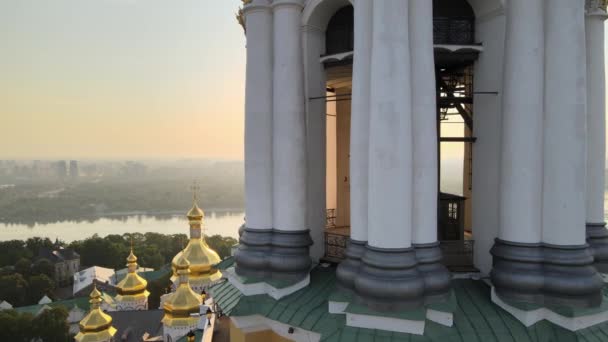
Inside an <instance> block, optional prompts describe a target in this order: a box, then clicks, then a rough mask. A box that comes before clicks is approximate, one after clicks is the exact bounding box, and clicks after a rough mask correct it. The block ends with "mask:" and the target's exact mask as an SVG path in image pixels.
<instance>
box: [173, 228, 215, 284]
mask: <svg viewBox="0 0 608 342" xmlns="http://www.w3.org/2000/svg"><path fill="white" fill-rule="evenodd" d="M182 256H183V257H185V258H186V259H188V261H189V262H190V281H191V282H200V281H206V280H209V281H211V279H210V278H211V277H212V276H214V275H215V274H216V273H219V272H218V270H217V269H215V268H213V265H215V264H217V263H219V262H220V261H221V259H220V256H219V255H218V254H217V253H216V252H215V251H214V250H213V249H211V248H210V247H209V246H208V245H207V243H206V242H205V240H204V239H202V238H198V239H197V238H194V239H190V241H189V242H188V245H187V246H186V248H185V249H184V250H183V251H181V252H179V253H178V254H177V255H176V256H175V257H174V258H173V261H172V262H171V265H172V268H173V277H174V279H175V278H177V262H178V260H179V259H180V258H181V257H182Z"/></svg>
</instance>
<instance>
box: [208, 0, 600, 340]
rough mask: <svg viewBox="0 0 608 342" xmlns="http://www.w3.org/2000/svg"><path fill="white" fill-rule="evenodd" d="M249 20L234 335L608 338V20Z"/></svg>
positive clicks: (398, 11)
mask: <svg viewBox="0 0 608 342" xmlns="http://www.w3.org/2000/svg"><path fill="white" fill-rule="evenodd" d="M243 3H244V5H243V8H242V11H241V17H240V22H241V23H242V24H243V27H244V29H245V35H246V41H247V46H246V49H247V54H246V56H247V68H246V90H245V197H246V208H245V210H246V222H245V225H244V227H243V228H242V229H241V231H240V239H239V246H238V249H237V251H236V253H235V256H234V260H233V261H234V264H233V265H228V266H225V267H224V269H223V271H222V273H223V275H224V277H225V278H227V279H228V282H226V283H222V284H219V285H216V286H213V287H212V289H211V292H212V294H213V296H214V297H215V298H216V300H217V302H218V304H219V305H220V306H222V308H223V310H224V311H225V312H226V313H228V314H229V315H230V316H231V324H232V326H231V329H234V331H235V332H238V334H240V335H239V336H241V337H242V338H244V339H245V340H248V341H249V340H252V341H254V340H256V339H255V338H253V335H251V334H253V333H254V332H256V331H257V332H259V331H272V332H273V333H274V334H275V335H277V336H279V337H277V338H282V339H285V340H293V341H304V340H306V341H309V340H310V341H329V340H331V341H353V340H354V339H353V334H354V335H356V336H364V335H365V336H372V337H373V336H376V337H377V338H380V337H383V338H384V337H386V340H395V341H397V340H403V339H406V340H407V338H410V337H411V336H412V335H418V337H419V338H420V339H421V340H425V341H426V340H428V341H436V340H440V339H441V337H443V338H447V337H450V339H451V338H452V337H453V338H454V340H462V341H468V340H475V339H474V338H473V337H471V338H470V339H469V338H467V336H477V339H476V340H483V341H492V340H500V339H501V336H502V335H508V334H511V335H510V336H516V333H515V332H514V331H518V333H521V334H523V335H521V336H524V337H522V338H518V341H519V340H522V341H527V340H530V341H536V339H535V338H534V337H533V336H539V335H538V334H541V335H542V334H543V333H548V332H547V331H552V332H553V333H555V334H557V335H560V336H572V337H573V340H577V338H579V339H580V336H582V335H584V334H587V333H589V332H590V331H594V332H598V333H600V331H601V333H603V334H607V333H608V323H606V322H608V302H607V300H608V298H606V295H605V294H604V291H605V283H604V279H605V278H604V273H608V231H607V230H606V228H605V223H604V186H605V179H604V178H605V159H606V153H605V149H606V147H605V146H606V142H605V111H606V110H605V107H606V101H605V97H606V87H605V61H604V21H605V19H606V17H607V12H606V6H607V2H606V1H604V0H382V1H379V0H375V1H374V0H247V1H243ZM448 123H458V124H459V125H460V126H459V127H461V130H460V133H461V134H459V135H456V136H454V135H449V134H447V133H448V132H450V131H454V129H453V128H450V125H448ZM453 144H460V145H459V146H462V154H461V156H462V157H461V159H462V160H461V164H460V165H462V166H461V168H462V182H461V184H462V187H461V188H462V191H458V193H456V192H454V191H452V192H449V191H446V190H444V185H445V184H442V179H444V178H445V175H443V176H442V170H449V167H448V166H449V165H448V160H446V158H445V156H443V157H442V154H443V153H442V151H446V150H447V147H446V146H453ZM235 293H237V294H235ZM228 297H229V298H230V301H228V300H223V299H222V298H228ZM236 297H238V300H237V299H235V298H236ZM273 308H274V309H273ZM473 316H474V317H473ZM543 329H549V330H546V331H545V330H543ZM533 330H534V331H535V332H536V333H537V335H534V334H532V333H531V332H532V331H533ZM231 331H232V330H231ZM525 332H527V333H525ZM524 333H525V334H524ZM248 334H250V335H248ZM399 334H401V335H399ZM468 334H470V335H468ZM474 334H475V335H474ZM483 334H488V336H487V337H484V336H482V335H483ZM594 334H595V333H594ZM247 336H249V337H250V338H251V339H247ZM387 336H388V337H387ZM391 336H393V337H395V336H399V338H396V337H395V338H392V339H391ZM408 336H410V337H408ZM517 336H519V335H517ZM525 336H527V337H525ZM604 337H605V338H606V337H608V335H604ZM370 340H371V339H370Z"/></svg>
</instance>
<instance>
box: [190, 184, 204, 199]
mask: <svg viewBox="0 0 608 342" xmlns="http://www.w3.org/2000/svg"><path fill="white" fill-rule="evenodd" d="M200 189H201V187H200V186H198V183H197V182H196V180H194V181H193V182H192V185H191V186H190V190H192V201H193V202H194V203H197V202H198V191H199V190H200Z"/></svg>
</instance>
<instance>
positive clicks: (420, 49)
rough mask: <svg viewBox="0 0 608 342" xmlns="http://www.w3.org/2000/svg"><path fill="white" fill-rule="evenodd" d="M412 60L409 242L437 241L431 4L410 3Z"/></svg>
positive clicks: (417, 0)
mask: <svg viewBox="0 0 608 342" xmlns="http://www.w3.org/2000/svg"><path fill="white" fill-rule="evenodd" d="M409 11H410V13H409V15H410V17H409V20H410V22H409V24H410V54H411V58H412V61H411V62H412V71H411V72H412V74H411V77H412V84H414V86H413V87H412V126H413V127H415V129H413V130H412V134H413V141H412V142H413V166H414V169H413V200H412V201H411V202H412V205H413V209H412V215H413V216H412V241H413V242H414V243H417V244H425V243H433V242H436V241H437V228H436V227H437V191H438V184H437V114H436V112H437V101H436V97H437V91H436V89H435V59H434V58H433V3H432V2H431V1H427V0H410V7H409Z"/></svg>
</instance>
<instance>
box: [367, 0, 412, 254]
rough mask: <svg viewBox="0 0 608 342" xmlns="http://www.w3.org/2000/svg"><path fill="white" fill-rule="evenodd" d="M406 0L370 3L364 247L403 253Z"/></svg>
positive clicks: (408, 128)
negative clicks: (371, 28)
mask: <svg viewBox="0 0 608 342" xmlns="http://www.w3.org/2000/svg"><path fill="white" fill-rule="evenodd" d="M408 5H409V1H407V0H382V1H374V8H373V36H372V37H373V38H372V40H373V52H372V62H371V67H372V72H371V98H370V106H371V110H370V128H369V130H370V136H369V190H368V191H369V194H368V198H369V204H368V206H369V212H368V244H369V245H370V246H372V247H378V248H407V247H410V246H411V233H412V166H413V165H412V142H413V140H412V108H411V84H410V79H411V78H410V76H411V73H410V50H409V45H410V44H409V34H408V21H409V17H408Z"/></svg>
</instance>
